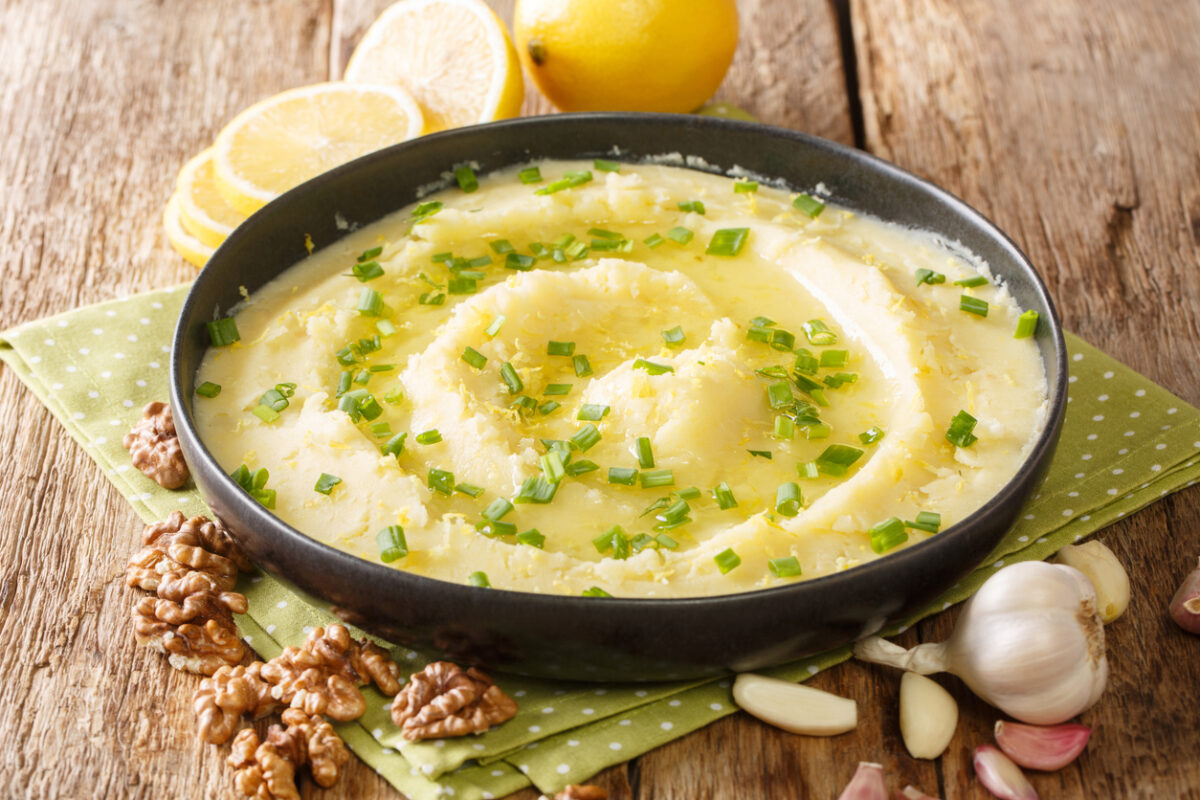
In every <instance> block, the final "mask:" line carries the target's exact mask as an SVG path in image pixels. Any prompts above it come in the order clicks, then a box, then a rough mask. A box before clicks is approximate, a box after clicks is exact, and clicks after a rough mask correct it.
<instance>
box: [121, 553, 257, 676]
mask: <svg viewBox="0 0 1200 800" xmlns="http://www.w3.org/2000/svg"><path fill="white" fill-rule="evenodd" d="M156 594H157V596H156V597H143V598H142V599H141V600H140V601H138V603H137V605H135V606H134V607H133V627H134V632H135V634H136V635H137V640H138V643H139V644H143V645H147V646H150V647H153V648H155V649H156V650H160V651H161V652H163V653H166V654H167V660H168V661H169V662H170V664H171V666H173V667H175V668H176V669H182V670H186V671H188V672H195V673H198V674H201V675H212V674H213V673H214V672H216V671H217V669H219V668H220V667H221V666H222V665H225V664H230V665H232V664H236V663H238V662H239V661H241V660H242V656H243V655H244V654H245V648H244V647H243V646H242V641H241V640H240V639H239V638H238V635H237V626H235V625H234V623H233V614H235V613H236V614H244V613H246V597H245V596H244V595H241V594H238V593H237V592H227V591H222V590H221V589H220V587H219V586H218V584H217V581H216V580H215V579H214V578H213V577H212V576H210V575H208V574H207V573H204V572H196V571H194V570H187V571H184V570H176V571H173V572H168V573H166V574H165V575H163V576H162V578H161V580H159V582H158V587H157V591H156Z"/></svg>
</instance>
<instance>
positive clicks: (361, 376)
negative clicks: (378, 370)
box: [354, 369, 371, 386]
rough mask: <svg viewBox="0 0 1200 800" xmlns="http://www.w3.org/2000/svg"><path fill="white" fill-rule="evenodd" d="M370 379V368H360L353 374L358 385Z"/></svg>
mask: <svg viewBox="0 0 1200 800" xmlns="http://www.w3.org/2000/svg"><path fill="white" fill-rule="evenodd" d="M370 380H371V370H369V369H360V370H359V371H358V372H357V373H355V375H354V383H357V384H358V385H359V386H366V385H367V383H368V382H369V381H370Z"/></svg>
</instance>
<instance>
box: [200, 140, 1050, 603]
mask: <svg viewBox="0 0 1200 800" xmlns="http://www.w3.org/2000/svg"><path fill="white" fill-rule="evenodd" d="M460 174H461V176H462V185H463V186H465V189H464V188H460V187H458V186H455V187H454V188H450V189H446V190H443V191H440V192H438V193H436V194H432V195H430V196H427V197H425V198H424V199H423V200H422V201H421V202H420V203H418V204H415V205H414V206H410V207H408V208H405V209H403V210H401V211H398V212H396V213H395V214H393V215H391V216H390V217H387V218H386V219H383V220H381V221H379V222H377V223H374V224H371V225H369V226H367V227H364V228H362V229H361V230H357V231H355V232H353V233H351V234H350V235H347V236H346V237H345V238H343V239H341V240H339V241H337V242H335V243H333V244H332V245H330V246H328V247H324V248H323V249H321V250H319V251H318V252H316V253H314V254H313V255H312V256H310V257H309V258H307V259H305V260H304V261H302V262H301V263H299V264H297V265H296V266H295V267H294V268H292V269H290V270H288V271H287V272H285V273H283V274H282V275H280V276H279V277H278V278H276V279H275V280H273V281H272V282H271V283H270V284H268V285H267V286H265V287H264V288H263V289H261V290H260V291H258V292H256V293H255V294H254V295H253V296H251V297H249V298H248V299H247V300H246V301H245V302H244V303H242V304H241V305H240V306H239V307H238V308H236V309H234V310H233V314H232V317H231V318H230V319H229V320H219V321H217V322H215V323H213V324H210V326H209V328H210V333H211V334H212V336H213V343H214V345H217V346H214V347H212V348H210V349H209V351H208V353H207V355H206V356H205V359H204V362H203V364H202V366H201V368H200V372H199V375H198V377H197V384H198V392H197V393H198V396H197V397H196V400H195V413H196V418H197V420H198V424H199V430H200V433H201V436H202V439H203V441H204V443H205V444H206V445H207V447H208V448H209V449H210V450H211V452H212V453H213V454H214V456H215V457H216V459H217V461H218V462H220V464H221V465H222V466H223V467H224V468H225V469H226V470H227V471H228V472H230V473H231V474H233V475H234V476H235V478H237V479H238V480H239V481H240V482H241V483H242V485H243V487H245V488H246V489H247V490H248V491H250V492H251V494H252V495H253V496H255V497H256V498H258V499H259V500H260V502H262V503H264V504H265V505H267V506H268V507H270V508H272V509H273V510H274V513H275V514H277V515H278V516H279V517H280V518H281V519H283V520H285V521H286V522H288V523H289V524H291V525H293V526H294V527H296V528H298V529H299V530H301V531H304V532H305V533H307V534H308V535H310V536H313V537H315V538H317V539H319V540H320V541H323V542H326V543H328V544H330V545H332V546H334V547H336V548H339V549H341V550H345V551H348V552H350V553H353V554H356V555H358V556H360V557H362V558H365V559H369V560H373V561H382V562H384V563H387V564H389V565H390V566H391V567H393V568H395V569H402V570H407V571H409V572H412V573H416V574H420V575H426V576H431V577H435V578H441V579H444V580H448V581H456V582H460V583H473V584H475V585H480V586H489V585H490V586H493V587H497V588H505V589H516V590H522V591H530V592H543V593H558V594H569V595H579V594H584V595H589V596H606V595H613V596H619V597H687V596H703V595H718V594H728V593H733V592H744V591H748V590H753V589H760V588H765V587H771V586H777V585H781V584H783V583H787V582H792V581H797V580H804V579H807V578H813V577H817V576H821V575H826V574H829V573H832V572H836V571H839V570H845V569H848V568H850V567H853V566H855V565H857V564H861V563H864V562H867V561H870V560H872V559H876V558H880V557H884V556H886V555H887V554H888V553H890V552H894V551H895V550H896V549H898V548H903V547H906V546H909V545H911V544H913V543H915V542H919V541H921V540H923V539H925V538H928V537H930V536H934V535H936V534H937V531H938V530H940V529H943V528H945V527H947V526H949V525H951V524H953V523H955V522H958V521H959V520H961V519H963V518H964V517H966V516H967V515H969V514H970V513H971V512H973V511H975V510H976V509H977V508H979V507H980V506H981V505H982V504H983V503H984V502H986V501H987V500H988V499H989V498H990V497H992V495H994V494H995V493H996V491H997V490H998V489H999V488H1000V487H1001V486H1002V485H1004V484H1005V483H1006V482H1007V481H1008V480H1009V479H1010V478H1012V477H1013V475H1014V474H1015V473H1016V471H1017V469H1018V468H1019V467H1020V465H1021V463H1022V461H1023V460H1024V459H1025V458H1026V456H1027V455H1028V453H1029V451H1030V448H1031V447H1032V445H1033V442H1034V440H1035V439H1036V437H1037V434H1038V433H1039V432H1040V431H1041V429H1042V426H1043V424H1044V422H1045V419H1046V413H1047V389H1046V379H1045V374H1044V370H1043V365H1042V362H1041V359H1040V356H1039V353H1038V350H1037V348H1036V346H1035V344H1034V340H1033V338H1031V334H1032V332H1033V330H1034V328H1036V325H1037V316H1036V314H1035V313H1033V312H1026V313H1025V314H1022V310H1021V309H1020V308H1018V307H1017V305H1016V303H1015V302H1014V301H1013V298H1012V297H1011V296H1010V295H1009V292H1008V291H1007V290H1006V289H1005V287H1004V286H1003V285H1000V284H998V282H997V281H996V280H995V279H994V278H993V276H992V275H991V274H990V272H989V271H988V269H987V265H986V264H983V263H979V262H978V260H976V259H974V258H973V257H971V256H970V255H969V254H965V253H962V252H958V251H956V250H955V249H954V248H951V247H948V246H947V245H945V244H943V243H941V242H939V241H938V240H936V239H935V238H934V237H932V236H931V235H928V234H923V233H920V232H914V231H911V230H906V229H902V228H899V227H896V226H893V225H890V224H886V223H883V222H880V221H878V220H875V219H872V218H868V217H864V216H861V215H859V214H856V213H854V212H853V211H851V210H847V209H843V208H839V207H836V206H833V205H825V204H823V202H822V201H821V200H820V199H819V193H818V192H816V191H814V192H813V193H812V194H799V195H797V194H794V193H789V192H786V191H783V190H780V189H776V188H771V187H769V186H767V185H766V184H765V183H764V184H763V185H759V184H757V183H754V182H753V181H749V180H745V179H742V180H734V179H731V178H728V177H724V176H718V175H713V174H708V173H704V172H700V171H696V170H691V169H683V168H680V167H675V166H667V165H664V164H657V165H650V164H643V165H632V164H619V165H618V164H616V163H612V162H607V161H597V162H594V163H593V162H591V161H589V162H548V161H543V162H538V163H534V164H528V165H525V166H523V167H514V168H512V169H508V170H504V171H501V172H497V173H493V174H490V175H487V176H485V177H480V178H479V179H478V184H477V187H476V186H474V183H475V180H474V177H473V175H468V174H467V173H466V172H464V171H460ZM466 189H471V191H466ZM818 189H819V187H818ZM301 235H303V231H298V232H297V236H301ZM217 387H219V388H217Z"/></svg>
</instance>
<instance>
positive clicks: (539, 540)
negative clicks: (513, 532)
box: [517, 528, 546, 550]
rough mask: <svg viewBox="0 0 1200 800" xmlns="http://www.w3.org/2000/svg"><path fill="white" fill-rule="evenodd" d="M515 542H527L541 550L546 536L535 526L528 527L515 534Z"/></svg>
mask: <svg viewBox="0 0 1200 800" xmlns="http://www.w3.org/2000/svg"><path fill="white" fill-rule="evenodd" d="M517 544H527V545H529V546H530V547H536V548H537V549H539V550H541V549H542V548H543V547H545V545H546V537H545V536H543V535H542V534H541V533H540V532H539V531H538V529H537V528H530V529H529V530H527V531H521V532H520V533H518V534H517Z"/></svg>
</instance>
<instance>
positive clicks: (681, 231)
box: [667, 225, 696, 244]
mask: <svg viewBox="0 0 1200 800" xmlns="http://www.w3.org/2000/svg"><path fill="white" fill-rule="evenodd" d="M695 235H696V234H694V233H692V232H691V231H689V230H688V229H687V228H684V227H681V226H678V225H676V226H675V227H674V228H671V230H669V231H667V238H668V239H670V240H671V241H672V242H676V243H678V244H687V243H688V242H690V241H691V240H692V237H693V236H695Z"/></svg>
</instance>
